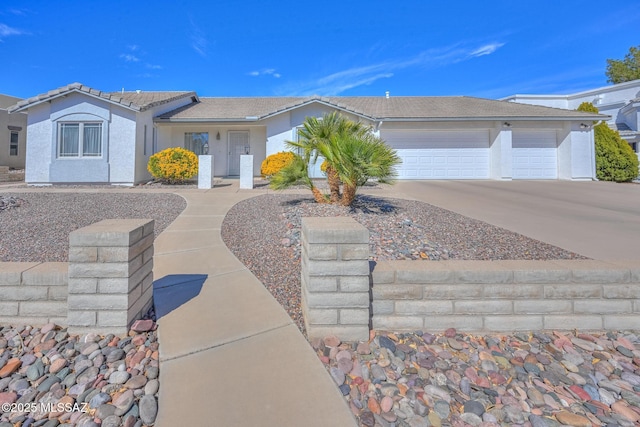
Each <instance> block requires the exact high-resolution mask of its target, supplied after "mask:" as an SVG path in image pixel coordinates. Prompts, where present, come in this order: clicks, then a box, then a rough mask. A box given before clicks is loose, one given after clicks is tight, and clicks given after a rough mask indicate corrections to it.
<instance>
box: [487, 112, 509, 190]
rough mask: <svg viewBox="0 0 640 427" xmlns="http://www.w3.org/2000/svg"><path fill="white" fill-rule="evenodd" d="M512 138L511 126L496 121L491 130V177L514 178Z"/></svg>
mask: <svg viewBox="0 0 640 427" xmlns="http://www.w3.org/2000/svg"><path fill="white" fill-rule="evenodd" d="M512 138H513V134H512V131H511V128H510V127H504V126H503V125H502V122H496V123H495V125H494V128H493V129H490V130H489V142H490V145H489V162H490V166H489V176H490V178H491V179H503V180H510V179H511V178H512V163H513V159H512Z"/></svg>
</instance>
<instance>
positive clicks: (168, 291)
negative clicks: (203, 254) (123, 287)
mask: <svg viewBox="0 0 640 427" xmlns="http://www.w3.org/2000/svg"><path fill="white" fill-rule="evenodd" d="M207 277H208V275H206V274H169V275H168V276H164V277H162V278H160V279H158V280H155V281H154V282H153V304H154V306H155V311H156V320H158V319H160V318H162V317H163V316H165V315H167V314H169V313H171V312H172V311H173V310H175V309H176V308H178V307H180V306H181V305H182V304H184V303H186V302H188V301H189V300H191V299H192V298H195V297H197V296H198V294H200V291H201V290H202V285H203V284H204V282H205V280H207Z"/></svg>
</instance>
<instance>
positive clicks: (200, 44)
mask: <svg viewBox="0 0 640 427" xmlns="http://www.w3.org/2000/svg"><path fill="white" fill-rule="evenodd" d="M190 38H191V48H192V49H193V50H195V51H196V53H197V54H198V55H200V56H202V57H203V58H206V57H207V55H208V54H209V52H208V48H209V40H207V37H206V34H205V33H204V32H203V31H202V30H201V29H200V27H198V25H197V24H196V23H195V22H193V20H191V34H190Z"/></svg>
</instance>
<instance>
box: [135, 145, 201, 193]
mask: <svg viewBox="0 0 640 427" xmlns="http://www.w3.org/2000/svg"><path fill="white" fill-rule="evenodd" d="M147 170H148V171H149V172H150V173H151V175H153V177H154V178H156V179H159V180H161V181H163V182H166V183H168V184H177V183H181V182H183V181H185V180H187V179H190V178H193V177H194V176H195V175H196V174H197V173H198V156H196V154H195V153H194V152H193V151H189V150H186V149H184V148H180V147H174V148H167V149H166V150H162V151H160V152H159V153H156V154H154V155H153V156H151V157H150V158H149V164H148V165H147Z"/></svg>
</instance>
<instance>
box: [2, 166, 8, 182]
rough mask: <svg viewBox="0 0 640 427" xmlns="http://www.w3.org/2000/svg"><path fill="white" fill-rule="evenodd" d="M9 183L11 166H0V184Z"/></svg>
mask: <svg viewBox="0 0 640 427" xmlns="http://www.w3.org/2000/svg"><path fill="white" fill-rule="evenodd" d="M8 181H9V166H0V182H8Z"/></svg>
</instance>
